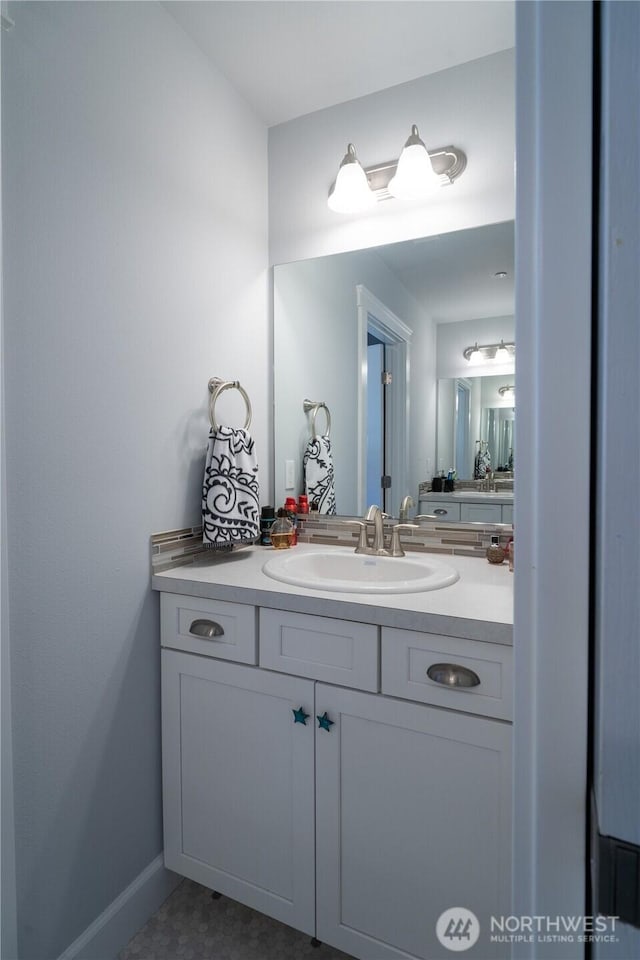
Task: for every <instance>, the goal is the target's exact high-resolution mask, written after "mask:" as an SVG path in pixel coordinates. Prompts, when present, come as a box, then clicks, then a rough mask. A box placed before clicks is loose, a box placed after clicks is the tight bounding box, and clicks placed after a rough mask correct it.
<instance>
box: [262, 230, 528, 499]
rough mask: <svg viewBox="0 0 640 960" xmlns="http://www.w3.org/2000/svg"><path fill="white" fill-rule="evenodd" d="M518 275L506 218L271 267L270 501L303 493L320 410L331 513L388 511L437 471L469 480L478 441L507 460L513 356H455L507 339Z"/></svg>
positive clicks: (503, 464)
mask: <svg viewBox="0 0 640 960" xmlns="http://www.w3.org/2000/svg"><path fill="white" fill-rule="evenodd" d="M513 274H514V224H513V221H509V222H506V223H498V224H491V225H488V226H484V227H478V228H475V229H471V230H463V231H460V232H454V233H449V234H442V235H438V236H433V237H425V238H424V239H420V240H410V241H405V242H403V243H395V244H390V245H388V246H382V247H376V248H372V249H367V250H359V251H352V252H348V253H342V254H335V255H333V256H328V257H319V258H317V259H313V260H305V261H299V262H296V263H290V264H282V265H278V266H276V267H275V268H274V404H275V423H274V437H275V443H274V448H275V449H274V461H275V492H276V503H281V502H283V500H284V498H285V497H286V496H291V495H294V494H295V495H297V494H299V493H300V492H303V490H304V480H303V460H304V455H305V451H306V449H307V448H308V444H309V440H310V438H311V436H312V433H313V432H314V429H315V432H316V433H317V435H318V436H322V435H323V434H326V427H327V417H326V413H327V410H328V412H329V415H330V420H331V428H330V446H331V456H332V460H333V467H334V483H335V504H336V513H337V514H338V515H345V516H354V515H361V514H362V513H363V512H364V510H365V509H366V507H367V505H368V504H369V503H378V504H380V505H381V506H383V507H384V509H385V510H386V511H387V513H389V514H391V515H394V516H396V515H397V514H398V510H399V506H400V502H401V500H402V498H403V497H404V496H405V495H406V494H410V495H411V496H412V497H413V498H414V500H415V501H416V503H417V501H418V487H419V484H420V483H422V482H423V481H425V480H428V479H430V478H431V477H432V476H433V475H434V474H436V473H438V472H439V471H440V470H444V471H445V472H448V470H449V468H453V469H455V470H456V472H457V475H458V477H459V478H460V479H470V478H472V477H473V462H474V454H475V450H476V449H477V446H476V444H477V442H478V441H482V442H484V443H485V444H487V445H490V450H491V457H492V462H493V466H494V469H497V468H498V467H499V468H502V469H508V468H509V466H511V467H513V465H514V462H515V455H514V442H515V438H514V417H515V369H514V360H513V357H509V358H508V359H505V360H502V359H500V358H494V359H487V360H484V361H483V362H475V363H470V362H469V361H468V360H466V359H465V357H464V350H465V349H466V348H467V347H469V346H473V345H474V344H476V343H478V344H480V345H482V344H493V343H500V341H504V342H513V341H514V276H513ZM505 388H508V389H505ZM305 401H311V402H312V403H313V404H325V405H326V407H325V408H322V407H321V408H319V409H318V410H317V411H316V412H315V413H314V410H313V407H309V405H308V404H307V409H306V410H305Z"/></svg>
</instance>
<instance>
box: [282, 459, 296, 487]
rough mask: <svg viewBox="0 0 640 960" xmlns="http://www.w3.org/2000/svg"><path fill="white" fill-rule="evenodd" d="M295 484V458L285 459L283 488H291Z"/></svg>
mask: <svg viewBox="0 0 640 960" xmlns="http://www.w3.org/2000/svg"><path fill="white" fill-rule="evenodd" d="M295 485H296V462H295V460H285V462H284V488H285V490H293V488H294V487H295Z"/></svg>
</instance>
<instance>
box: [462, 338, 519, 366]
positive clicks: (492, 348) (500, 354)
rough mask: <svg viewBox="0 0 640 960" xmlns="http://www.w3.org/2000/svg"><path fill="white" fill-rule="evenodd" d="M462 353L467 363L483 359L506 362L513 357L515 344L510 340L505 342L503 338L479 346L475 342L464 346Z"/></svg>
mask: <svg viewBox="0 0 640 960" xmlns="http://www.w3.org/2000/svg"><path fill="white" fill-rule="evenodd" d="M462 355H463V357H464V358H465V360H468V361H469V363H478V362H482V361H484V360H498V361H499V362H504V363H507V362H508V361H509V360H513V359H514V358H515V355H516V345H515V343H511V342H509V343H505V342H504V340H501V341H500V343H483V344H481V345H480V346H478V344H477V343H475V344H474V345H473V346H472V347H465V349H464V350H463V351H462Z"/></svg>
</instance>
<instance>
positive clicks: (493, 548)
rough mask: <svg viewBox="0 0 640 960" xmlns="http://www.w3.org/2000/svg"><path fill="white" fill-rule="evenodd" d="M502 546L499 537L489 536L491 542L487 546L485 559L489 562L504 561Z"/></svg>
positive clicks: (497, 562)
mask: <svg viewBox="0 0 640 960" xmlns="http://www.w3.org/2000/svg"><path fill="white" fill-rule="evenodd" d="M504 557H505V552H504V547H501V546H500V537H498V536H494V537H491V544H490V545H489V546H488V547H487V560H488V561H489V563H495V564H499V563H504Z"/></svg>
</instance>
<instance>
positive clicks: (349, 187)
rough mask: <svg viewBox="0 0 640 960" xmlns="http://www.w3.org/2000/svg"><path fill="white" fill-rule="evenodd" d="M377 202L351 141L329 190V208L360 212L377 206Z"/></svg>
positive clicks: (344, 211) (345, 211)
mask: <svg viewBox="0 0 640 960" xmlns="http://www.w3.org/2000/svg"><path fill="white" fill-rule="evenodd" d="M376 202H377V201H376V198H375V194H373V193H372V192H371V189H370V187H369V182H368V180H367V175H366V173H365V172H364V170H363V169H362V167H361V166H360V163H359V161H358V158H357V156H356V148H355V147H354V145H353V144H352V143H350V144H349V146H348V147H347V152H346V153H345V155H344V157H343V160H342V163H341V164H340V169H339V170H338V176H337V177H336V182H335V183H334V184H333V186H332V187H331V189H330V190H329V199H328V200H327V203H328V204H329V209H330V210H334V211H335V212H336V213H360V212H362V211H363V210H369V209H370V208H371V207H373V206H375V205H376Z"/></svg>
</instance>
